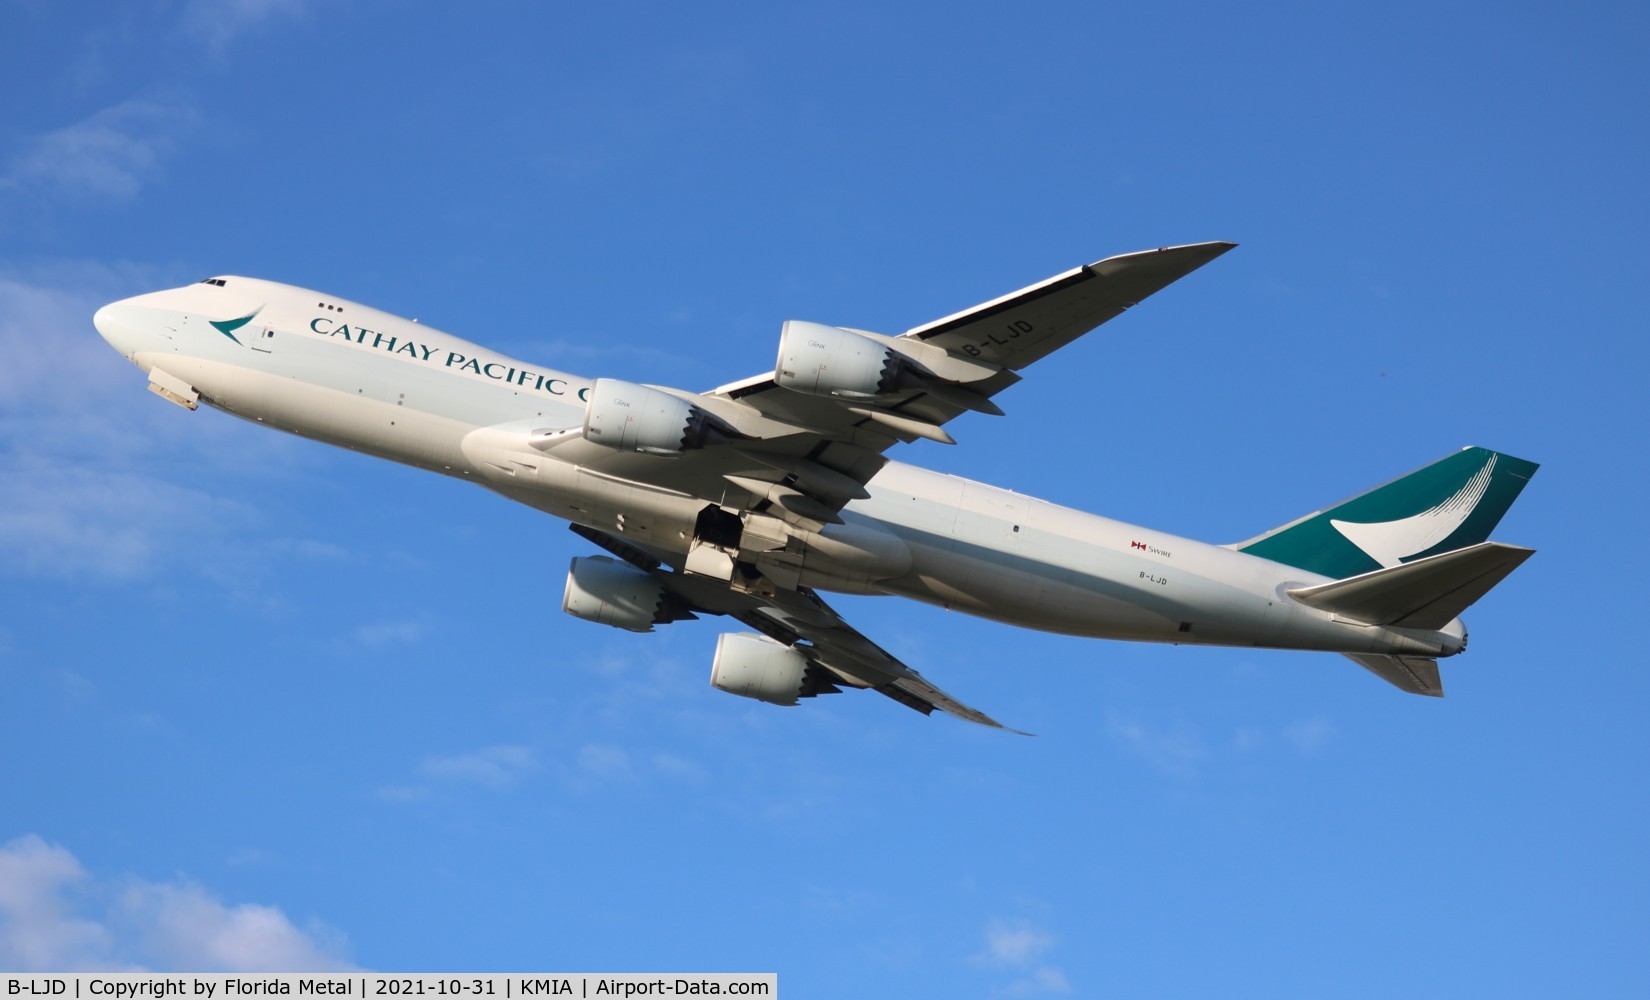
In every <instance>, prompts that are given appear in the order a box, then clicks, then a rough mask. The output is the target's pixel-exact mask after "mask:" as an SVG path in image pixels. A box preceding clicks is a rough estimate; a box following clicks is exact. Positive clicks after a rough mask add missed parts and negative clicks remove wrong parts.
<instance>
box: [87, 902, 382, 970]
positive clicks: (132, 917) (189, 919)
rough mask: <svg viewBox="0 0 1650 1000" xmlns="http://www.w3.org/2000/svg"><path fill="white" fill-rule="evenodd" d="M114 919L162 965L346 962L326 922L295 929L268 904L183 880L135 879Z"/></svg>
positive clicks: (339, 965) (274, 966) (330, 965)
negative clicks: (229, 901)
mask: <svg viewBox="0 0 1650 1000" xmlns="http://www.w3.org/2000/svg"><path fill="white" fill-rule="evenodd" d="M117 913H118V919H119V920H120V921H121V922H123V923H124V924H126V925H128V926H129V927H130V928H131V935H132V937H133V938H134V939H135V940H136V944H137V947H138V948H139V950H140V951H141V952H142V954H144V955H145V956H146V957H148V958H149V960H150V961H153V962H155V963H157V964H158V965H159V966H160V967H162V968H168V969H190V970H200V971H212V972H280V971H283V970H291V971H305V972H307V971H312V970H313V971H317V972H320V971H330V970H335V969H347V968H349V967H350V965H349V963H348V962H345V961H344V960H343V959H342V958H340V957H339V955H338V952H339V950H340V945H341V943H342V942H341V941H340V939H339V937H338V935H336V934H335V933H333V932H331V931H328V930H327V929H326V928H324V927H320V926H311V927H310V928H309V929H308V930H300V929H299V928H297V927H295V926H293V924H292V921H290V920H288V919H287V917H286V914H284V913H282V912H281V911H280V910H279V909H278V908H276V907H273V906H260V905H258V904H256V903H240V904H236V905H226V904H224V903H222V902H220V901H219V900H218V899H216V898H215V897H214V896H212V894H211V893H208V892H207V891H206V890H205V889H202V888H201V887H200V886H198V885H192V884H189V883H179V884H162V883H154V882H135V883H133V884H132V885H131V886H129V887H128V888H127V889H126V890H125V892H123V893H121V894H120V900H119V903H118V907H117Z"/></svg>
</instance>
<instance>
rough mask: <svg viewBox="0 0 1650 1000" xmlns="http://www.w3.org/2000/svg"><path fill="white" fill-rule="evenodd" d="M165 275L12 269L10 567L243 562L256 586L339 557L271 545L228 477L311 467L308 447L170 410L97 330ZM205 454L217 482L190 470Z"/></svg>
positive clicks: (2, 270)
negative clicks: (121, 303)
mask: <svg viewBox="0 0 1650 1000" xmlns="http://www.w3.org/2000/svg"><path fill="white" fill-rule="evenodd" d="M164 283H166V281H165V279H164V278H162V277H161V276H160V275H158V274H157V273H155V272H153V271H151V270H149V269H144V268H134V267H128V266H122V265H114V266H111V265H106V264H100V263H95V262H87V261H65V262H57V263H52V264H32V265H28V266H23V267H19V266H17V265H12V264H6V263H0V354H4V356H5V357H6V358H7V364H6V365H4V366H3V367H0V572H3V573H4V574H6V575H35V576H51V577H59V578H62V577H88V578H92V579H114V580H126V579H132V578H136V577H142V576H153V575H160V574H164V573H165V572H168V571H170V570H171V569H173V568H175V567H177V566H179V565H184V564H192V565H195V566H206V567H216V566H234V567H235V570H234V576H235V582H237V583H238V584H240V585H244V583H245V580H246V579H247V578H249V577H250V576H252V575H255V573H256V571H257V570H258V568H259V567H261V566H263V565H266V564H268V563H271V562H276V561H290V560H313V559H319V558H333V557H336V556H337V555H339V554H340V553H339V550H337V549H336V547H335V546H327V545H326V544H324V543H318V542H310V541H304V540H297V539H270V538H268V537H267V525H266V524H265V523H264V521H263V519H262V518H261V517H260V516H259V515H258V512H257V510H256V509H255V508H254V506H253V505H252V504H250V503H247V502H242V501H236V500H232V499H226V498H225V496H224V491H223V489H222V481H223V479H224V478H225V477H226V476H230V475H237V474H242V473H244V474H246V475H249V476H256V477H259V478H260V479H264V478H266V477H267V476H269V475H270V473H271V472H272V471H277V472H278V471H279V470H281V469H283V468H285V467H290V466H293V465H295V464H297V463H300V462H303V461H307V460H308V459H307V457H305V456H307V453H306V452H303V451H301V450H300V446H301V445H302V442H296V441H291V440H289V439H287V438H285V436H283V435H276V434H267V433H261V432H256V431H252V430H251V429H249V428H246V427H244V426H241V425H240V424H239V422H238V421H232V420H226V419H223V418H222V417H220V416H219V415H218V414H216V413H209V412H208V413H187V412H185V411H183V410H181V409H178V408H177V407H174V406H170V405H167V404H166V403H164V402H162V401H161V400H159V399H158V398H156V397H155V396H153V395H152V394H150V393H147V392H145V391H143V383H144V378H143V374H142V373H141V372H140V371H138V370H137V369H136V368H134V367H132V366H131V365H130V364H128V363H127V362H126V361H124V360H123V359H122V358H121V357H120V356H119V355H118V354H116V353H115V352H114V351H113V350H112V349H110V348H109V346H108V345H107V344H105V343H104V342H103V340H102V339H101V338H100V337H99V336H98V335H97V332H96V331H95V330H94V329H93V328H92V323H91V316H92V313H93V311H94V310H96V309H97V307H98V306H100V305H102V304H103V303H105V302H109V301H112V300H114V299H116V298H119V297H122V296H125V295H130V294H133V293H134V292H137V291H140V290H142V289H145V288H154V287H158V286H160V285H162V284H164ZM196 461H198V464H199V465H200V466H201V467H204V468H209V469H211V470H213V476H214V477H215V480H216V484H217V485H216V488H215V489H214V488H205V489H203V488H196V487H195V486H193V485H191V484H188V483H187V482H186V481H184V480H183V479H182V478H180V475H179V473H178V471H177V470H179V469H180V468H183V467H186V466H188V465H190V464H191V463H194V462H196ZM243 529H248V531H247V532H245V533H243Z"/></svg>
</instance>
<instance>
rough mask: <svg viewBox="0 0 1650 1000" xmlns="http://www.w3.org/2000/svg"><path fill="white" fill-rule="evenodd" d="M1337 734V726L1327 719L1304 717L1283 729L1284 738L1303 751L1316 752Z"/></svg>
mask: <svg viewBox="0 0 1650 1000" xmlns="http://www.w3.org/2000/svg"><path fill="white" fill-rule="evenodd" d="M1334 735H1335V726H1334V724H1333V723H1331V722H1329V720H1327V719H1302V720H1301V721H1299V722H1292V723H1290V724H1289V725H1287V726H1285V727H1284V729H1283V738H1284V739H1286V740H1288V741H1289V743H1290V745H1292V746H1293V747H1294V748H1295V749H1296V750H1299V751H1300V752H1301V753H1304V754H1310V753H1316V752H1317V751H1318V750H1319V749H1320V748H1321V747H1322V746H1323V745H1324V744H1325V743H1327V742H1329V740H1330V739H1331V738H1333V737H1334Z"/></svg>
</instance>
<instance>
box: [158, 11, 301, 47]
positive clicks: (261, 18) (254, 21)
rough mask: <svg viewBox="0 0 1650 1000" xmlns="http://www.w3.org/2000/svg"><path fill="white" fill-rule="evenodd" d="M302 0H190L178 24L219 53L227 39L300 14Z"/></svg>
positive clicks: (190, 35) (192, 36)
mask: <svg viewBox="0 0 1650 1000" xmlns="http://www.w3.org/2000/svg"><path fill="white" fill-rule="evenodd" d="M308 7H309V4H308V3H307V2H306V0H192V2H191V3H189V4H188V5H187V6H186V7H185V8H184V10H183V16H182V17H181V19H180V22H179V23H180V25H181V27H182V29H183V31H184V32H185V34H187V35H188V37H190V38H192V39H194V40H196V41H198V42H200V43H202V44H204V45H205V46H206V47H207V48H208V50H210V51H211V52H212V54H213V55H218V56H221V55H222V54H223V52H224V50H225V49H227V48H228V47H229V45H230V43H231V42H233V41H235V40H236V39H237V38H240V37H241V36H242V35H245V34H247V33H249V32H251V31H254V30H256V29H258V28H261V27H263V26H265V25H267V24H269V23H270V22H271V21H275V20H278V19H280V18H283V17H284V18H297V17H300V16H302V15H303V14H304V12H305V11H306V10H307V9H308Z"/></svg>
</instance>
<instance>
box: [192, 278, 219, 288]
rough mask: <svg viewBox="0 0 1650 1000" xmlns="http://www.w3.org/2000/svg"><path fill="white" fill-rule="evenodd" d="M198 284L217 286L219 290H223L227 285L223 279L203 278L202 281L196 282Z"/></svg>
mask: <svg viewBox="0 0 1650 1000" xmlns="http://www.w3.org/2000/svg"><path fill="white" fill-rule="evenodd" d="M196 284H201V285H217V286H218V287H219V288H222V287H224V285H225V281H224V280H223V279H222V278H202V279H201V280H200V281H198V282H196Z"/></svg>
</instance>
